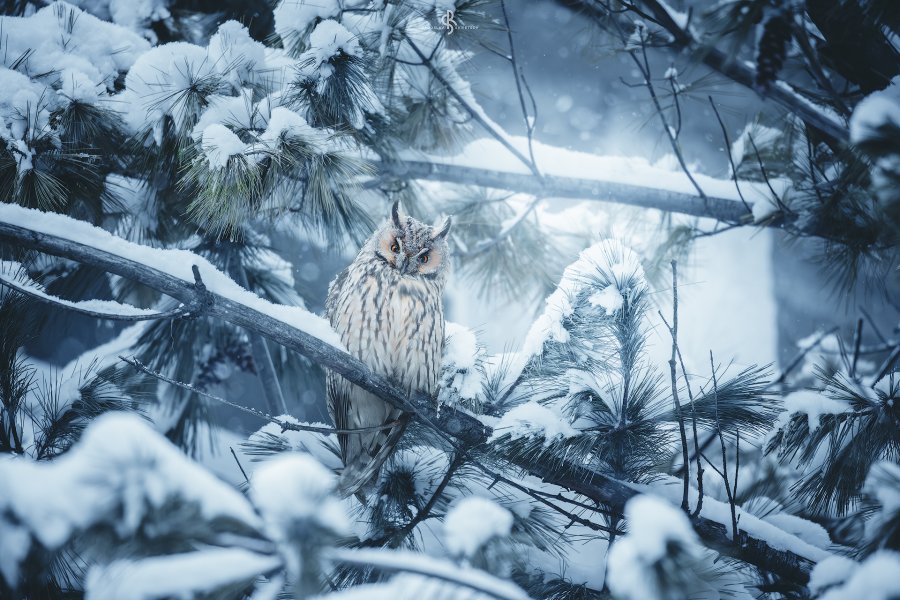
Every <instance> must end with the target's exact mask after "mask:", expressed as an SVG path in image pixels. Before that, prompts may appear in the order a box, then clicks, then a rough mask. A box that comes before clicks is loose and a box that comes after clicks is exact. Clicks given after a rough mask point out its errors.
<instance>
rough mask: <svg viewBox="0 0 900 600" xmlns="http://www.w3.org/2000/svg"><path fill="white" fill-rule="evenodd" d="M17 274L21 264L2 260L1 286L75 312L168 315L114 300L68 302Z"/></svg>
mask: <svg viewBox="0 0 900 600" xmlns="http://www.w3.org/2000/svg"><path fill="white" fill-rule="evenodd" d="M7 273H10V274H13V276H9V275H7ZM17 273H24V270H23V268H22V265H21V264H19V263H17V262H13V261H4V260H0V285H4V286H6V287H9V288H11V289H14V290H16V291H18V292H20V293H23V294H25V295H27V296H31V297H34V298H37V299H39V300H43V301H45V302H49V303H51V304H56V305H59V306H63V307H65V308H69V309H71V310H73V311H75V312H80V313H83V314H87V315H90V316H93V317H98V318H109V319H120V320H132V321H138V320H145V319H153V318H156V317H160V316H163V315H165V314H166V313H161V312H159V311H156V310H153V309H149V308H137V307H135V306H131V305H130V304H124V303H121V302H115V301H113V300H79V301H72V300H66V299H65V298H59V297H58V296H53V295H51V294H48V293H47V292H46V290H44V287H43V286H42V285H40V284H39V283H37V282H36V281H32V280H31V279H27V280H26V281H19V280H20V279H24V277H22V276H20V277H18V278H17V277H15V274H17Z"/></svg>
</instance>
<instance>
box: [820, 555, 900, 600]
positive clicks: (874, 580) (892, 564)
mask: <svg viewBox="0 0 900 600" xmlns="http://www.w3.org/2000/svg"><path fill="white" fill-rule="evenodd" d="M898 573H900V553H898V552H894V551H892V550H879V551H878V552H876V553H874V554H872V555H871V556H870V557H869V558H867V559H866V560H865V561H864V562H863V563H862V565H860V567H859V568H858V569H856V571H855V572H854V573H853V575H851V576H850V579H849V580H848V581H847V582H846V583H845V584H843V585H841V586H839V587H835V588H832V589H830V590H828V592H827V593H825V594H824V595H823V596H822V597H821V599H820V600H844V599H846V598H865V599H866V600H894V599H895V598H897V597H898V596H900V577H897V574H898Z"/></svg>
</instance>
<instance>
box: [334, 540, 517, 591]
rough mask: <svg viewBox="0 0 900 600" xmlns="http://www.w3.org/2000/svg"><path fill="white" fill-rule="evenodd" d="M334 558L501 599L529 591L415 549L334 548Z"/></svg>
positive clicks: (337, 560) (341, 561) (345, 562)
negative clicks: (417, 576)
mask: <svg viewBox="0 0 900 600" xmlns="http://www.w3.org/2000/svg"><path fill="white" fill-rule="evenodd" d="M329 558H330V559H331V560H333V561H334V562H338V563H344V564H348V565H357V566H365V567H368V566H372V567H375V568H376V569H378V570H380V571H390V572H406V573H417V574H419V575H425V576H427V577H431V578H434V579H442V580H444V581H447V582H450V583H453V584H456V585H458V586H461V587H466V588H469V589H472V590H475V591H476V592H480V593H482V594H486V595H488V596H493V597H494V598H500V599H502V600H526V599H527V598H528V595H527V594H526V593H525V592H524V591H522V589H521V588H519V587H517V586H516V585H514V584H512V583H509V582H507V581H503V580H502V579H497V578H496V577H492V576H491V575H488V574H487V573H485V572H484V571H479V570H477V569H472V568H470V567H459V566H457V565H455V564H453V563H450V562H447V561H445V560H438V559H436V558H431V557H429V556H424V555H422V554H419V553H417V552H404V551H393V552H391V551H387V550H375V549H369V550H334V551H332V552H331V553H330V554H329Z"/></svg>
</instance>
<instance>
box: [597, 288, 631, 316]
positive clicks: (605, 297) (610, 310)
mask: <svg viewBox="0 0 900 600" xmlns="http://www.w3.org/2000/svg"><path fill="white" fill-rule="evenodd" d="M588 302H590V303H591V306H602V307H603V310H605V311H606V314H608V315H614V314H616V313H617V312H618V311H619V309H620V308H622V305H623V304H624V303H625V298H624V297H623V296H622V292H620V291H619V288H617V287H616V286H614V285H608V286H606V287H605V288H603V289H602V290H600V291H599V292H594V293H593V294H591V296H590V297H589V298H588Z"/></svg>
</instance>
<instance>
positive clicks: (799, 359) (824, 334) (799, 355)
mask: <svg viewBox="0 0 900 600" xmlns="http://www.w3.org/2000/svg"><path fill="white" fill-rule="evenodd" d="M837 330H838V327H837V326H835V327H832V328H830V329H828V330H827V331H823V332H822V333H821V334H820V335H819V337H817V338H816V339H815V340H813V342H812V343H811V344H810V345H809V346H807V347H806V348H803V349H801V350H800V352H798V353H797V355H796V356H795V357H794V358H793V359H792V360H791V362H790V363H788V366H787V367H785V368H784V371H782V372H781V375H779V376H778V378H777V379H775V380H774V381H772V383H771V384H769V385H770V386H776V385H778V384H780V383H784V382H785V381H786V380H787V376H788V375H790V373H791V371H793V370H794V369H796V368H797V366H798V365H799V364H800V363H801V362H802V361H803V359H804V358H805V357H806V355H807V354H809V353H810V352H811V351H812V350H813V349H814V348H816V347H817V346H818V345H819V344H821V343H822V341H823V340H824V339H825V338H827V337H828V336H829V335H831V334H832V333H834V332H835V331H837Z"/></svg>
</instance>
